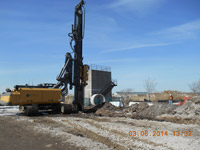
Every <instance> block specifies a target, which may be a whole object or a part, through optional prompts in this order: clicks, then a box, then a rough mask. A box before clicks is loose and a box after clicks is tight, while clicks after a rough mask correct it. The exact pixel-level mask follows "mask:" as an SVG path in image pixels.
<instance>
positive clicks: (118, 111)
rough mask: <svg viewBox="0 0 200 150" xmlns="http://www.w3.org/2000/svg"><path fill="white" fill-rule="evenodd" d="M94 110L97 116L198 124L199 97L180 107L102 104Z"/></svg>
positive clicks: (160, 104)
mask: <svg viewBox="0 0 200 150" xmlns="http://www.w3.org/2000/svg"><path fill="white" fill-rule="evenodd" d="M96 108H97V109H96V112H95V115H98V116H108V117H130V118H133V119H149V120H159V121H170V122H176V123H186V124H187V123H193V124H200V116H199V115H200V97H193V98H192V99H191V100H190V101H187V102H186V103H185V104H184V105H182V106H177V105H169V104H167V103H153V105H149V104H148V103H145V102H142V103H139V104H134V105H131V106H130V107H125V108H118V107H115V106H114V105H112V104H110V103H104V104H101V105H99V106H97V107H96Z"/></svg>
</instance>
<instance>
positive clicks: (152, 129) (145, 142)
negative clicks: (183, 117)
mask: <svg viewBox="0 0 200 150" xmlns="http://www.w3.org/2000/svg"><path fill="white" fill-rule="evenodd" d="M0 122H1V124H0V144H1V149H4V150H10V149H16V150H18V149H19V150H23V149H24V150H25V149H26V150H35V149H40V150H46V149H48V150H51V149H52V150H55V149H58V150H61V149H62V150H65V149H66V150H68V149H91V150H92V149H119V150H124V149H134V150H138V149H139V150H144V149H145V150H148V149H152V150H153V149H154V150H165V149H166V150H168V149H170V150H179V149H180V150H184V149H187V150H188V149H191V150H196V149H198V148H199V146H200V138H199V137H200V126H199V125H194V124H187V125H186V124H176V123H170V122H160V121H149V120H136V119H131V118H124V117H97V116H93V115H88V114H78V115H64V116H63V115H51V116H39V117H26V116H1V117H0ZM144 131H147V132H148V135H146V136H142V135H143V132H144ZM173 131H176V135H175V136H174V135H173ZM177 131H179V132H180V135H179V136H178V132H177ZM135 132H136V136H133V134H134V133H135ZM162 132H164V134H163V135H162ZM166 132H167V133H168V134H166ZM155 133H156V134H155ZM158 133H160V134H158ZM129 134H130V135H132V136H129ZM154 134H155V136H153V135H154Z"/></svg>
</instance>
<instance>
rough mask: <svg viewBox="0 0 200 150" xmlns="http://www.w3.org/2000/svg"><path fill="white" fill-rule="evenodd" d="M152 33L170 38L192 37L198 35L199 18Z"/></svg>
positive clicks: (184, 38) (182, 38)
mask: <svg viewBox="0 0 200 150" xmlns="http://www.w3.org/2000/svg"><path fill="white" fill-rule="evenodd" d="M152 35H157V36H160V37H163V38H165V39H166V38H168V39H172V40H176V41H177V40H186V39H194V38H197V37H199V35H200V20H195V21H192V22H188V23H185V24H182V25H178V26H174V27H170V28H167V29H163V30H160V31H157V32H154V33H153V34H152Z"/></svg>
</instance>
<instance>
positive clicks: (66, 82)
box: [0, 0, 89, 115]
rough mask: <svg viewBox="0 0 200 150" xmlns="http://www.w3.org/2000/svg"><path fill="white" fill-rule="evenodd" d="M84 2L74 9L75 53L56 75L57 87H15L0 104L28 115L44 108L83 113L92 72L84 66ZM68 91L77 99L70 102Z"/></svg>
mask: <svg viewBox="0 0 200 150" xmlns="http://www.w3.org/2000/svg"><path fill="white" fill-rule="evenodd" d="M84 5H85V1H84V0H81V1H80V3H79V4H78V5H76V7H75V14H74V24H73V25H72V32H71V33H69V37H70V38H71V42H70V46H71V49H72V51H73V56H72V55H71V53H66V55H65V64H64V66H63V68H62V69H61V71H60V74H59V75H58V76H57V81H58V82H57V84H40V85H38V86H29V85H16V86H15V87H14V89H13V90H9V89H7V90H6V92H4V93H2V95H1V97H0V101H1V103H2V104H7V105H19V106H20V109H21V110H23V111H25V112H26V113H27V115H32V114H35V113H37V112H38V110H41V109H48V108H51V109H56V110H57V109H60V110H61V112H62V113H67V112H71V111H72V110H75V111H83V109H84V107H83V105H84V87H85V86H86V85H87V83H86V82H87V80H88V74H87V71H88V69H89V66H88V65H83V56H82V54H83V53H82V50H83V46H82V45H83V37H84V30H85V7H84ZM68 88H69V89H72V88H74V99H73V100H72V101H71V102H66V101H68V99H67V98H66V96H67V95H68Z"/></svg>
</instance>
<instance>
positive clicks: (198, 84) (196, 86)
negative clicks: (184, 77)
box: [189, 79, 200, 95]
mask: <svg viewBox="0 0 200 150" xmlns="http://www.w3.org/2000/svg"><path fill="white" fill-rule="evenodd" d="M189 87H190V89H191V90H192V92H193V93H195V94H198V95H200V79H199V80H197V81H194V82H192V83H191V84H189Z"/></svg>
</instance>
